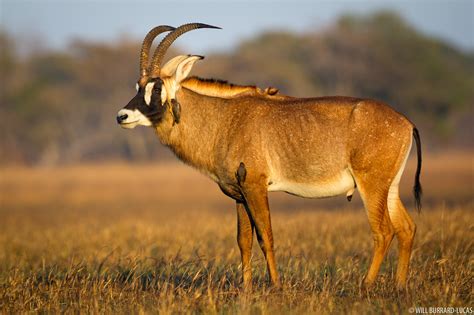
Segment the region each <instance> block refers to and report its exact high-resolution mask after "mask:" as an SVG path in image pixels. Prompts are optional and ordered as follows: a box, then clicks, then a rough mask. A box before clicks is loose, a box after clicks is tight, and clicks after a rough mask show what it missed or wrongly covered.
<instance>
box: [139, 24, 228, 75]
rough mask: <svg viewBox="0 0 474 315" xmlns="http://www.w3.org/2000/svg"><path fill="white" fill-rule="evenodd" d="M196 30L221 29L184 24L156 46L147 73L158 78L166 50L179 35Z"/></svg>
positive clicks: (203, 25) (204, 25)
mask: <svg viewBox="0 0 474 315" xmlns="http://www.w3.org/2000/svg"><path fill="white" fill-rule="evenodd" d="M198 28H215V29H221V28H220V27H217V26H212V25H208V24H203V23H189V24H184V25H181V26H180V27H178V28H177V29H175V30H174V31H173V32H171V33H169V34H168V35H166V37H165V38H163V40H162V41H161V43H160V44H159V45H158V47H157V48H156V50H155V53H154V54H153V59H152V60H151V64H150V68H149V69H148V72H149V73H150V74H151V77H154V78H156V77H158V76H160V65H161V61H162V59H163V57H164V55H165V53H166V51H167V50H168V48H169V47H170V46H171V44H172V43H173V42H174V41H175V40H176V39H177V38H178V37H179V36H181V35H183V34H184V33H186V32H189V31H192V30H195V29H198Z"/></svg>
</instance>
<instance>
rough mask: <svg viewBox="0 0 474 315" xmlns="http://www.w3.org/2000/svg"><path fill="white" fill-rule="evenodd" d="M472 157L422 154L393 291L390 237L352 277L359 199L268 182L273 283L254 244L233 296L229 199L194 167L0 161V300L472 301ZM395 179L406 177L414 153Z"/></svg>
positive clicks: (280, 307) (168, 305) (146, 304)
mask: <svg viewBox="0 0 474 315" xmlns="http://www.w3.org/2000/svg"><path fill="white" fill-rule="evenodd" d="M452 161H455V162H452ZM472 161H473V160H472V155H471V154H463V155H461V154H458V155H456V156H447V155H446V156H435V157H431V158H428V159H427V162H426V163H425V165H426V167H425V171H424V178H423V184H424V188H425V192H426V198H425V201H426V202H425V204H426V207H425V209H424V210H423V212H422V214H420V215H419V214H416V213H412V214H413V217H414V219H415V221H416V222H417V224H418V233H417V238H416V243H415V248H414V253H413V259H412V269H411V272H410V277H409V286H408V292H407V293H403V294H400V293H398V292H396V291H395V290H394V289H393V287H394V270H395V268H396V244H394V245H395V246H392V247H393V249H392V250H391V252H390V253H389V255H388V259H387V260H386V261H385V262H384V264H383V266H382V270H381V274H380V277H379V281H378V283H377V286H376V287H375V288H374V289H373V290H371V291H370V292H367V291H363V290H361V289H360V288H359V284H360V282H361V280H362V278H363V276H364V273H365V272H366V270H367V268H368V265H369V263H370V257H371V252H372V242H371V235H370V232H369V228H368V223H367V220H366V216H365V214H364V211H363V209H362V207H361V206H360V202H359V203H358V202H357V200H356V202H355V203H354V204H347V202H344V203H343V200H344V198H342V197H341V198H336V199H335V201H327V200H325V201H318V200H311V201H308V200H304V199H298V198H294V197H288V196H286V195H283V194H273V195H272V208H273V212H272V221H273V224H274V235H275V244H276V254H277V260H278V268H279V271H280V274H281V277H282V282H283V287H282V289H281V290H274V289H271V288H269V287H268V286H267V282H266V273H265V268H264V263H263V256H262V254H261V253H260V251H259V249H258V246H255V251H254V258H253V262H254V263H253V266H254V274H255V279H254V287H255V290H254V293H253V294H251V295H245V294H243V293H241V292H240V285H239V283H240V269H239V261H240V255H239V251H238V247H237V244H236V241H235V233H236V219H235V213H234V209H233V207H234V206H233V203H232V201H231V200H229V199H227V198H226V197H225V196H223V195H221V193H220V192H219V190H218V188H217V187H216V186H215V185H214V184H212V183H211V182H210V181H209V180H207V179H205V178H204V177H203V176H201V175H199V174H197V173H196V172H195V171H192V170H190V169H189V168H187V167H185V166H183V165H177V164H173V165H161V166H149V165H148V166H147V165H133V166H132V165H118V164H116V165H111V166H110V165H107V166H106V165H93V166H77V167H66V168H55V169H25V168H14V169H12V168H10V169H6V168H4V169H2V170H1V177H0V191H1V209H0V309H1V310H2V311H4V312H25V311H53V312H59V311H67V312H79V311H80V312H94V313H96V312H108V313H112V312H113V313H115V312H119V313H129V312H134V313H136V312H142V311H145V312H157V311H159V312H163V313H171V312H206V313H207V312H219V313H221V312H226V313H227V312H229V313H242V312H244V313H286V312H292V313H342V312H344V313H381V312H382V313H400V312H401V313H407V312H408V309H409V308H410V307H412V306H415V305H416V306H427V307H428V306H473V298H472V296H473V295H472V293H473V292H472V283H473V280H474V279H473V273H472V268H473V263H474V260H473V244H472V240H473V232H474V220H473V215H472V205H473V202H472V201H473V200H472V197H473V194H472V192H473V183H474V182H473V169H472V167H473V164H472V163H473V162H472ZM405 178H406V181H405V182H404V183H405V184H404V185H405V186H411V183H412V180H413V163H410V168H409V169H408V170H407V174H406V175H405ZM408 190H409V189H404V190H403V191H405V192H408ZM356 199H358V198H356ZM405 199H406V200H407V205H412V198H411V197H410V196H408V195H407V196H406V197H405ZM333 200H334V199H333ZM395 243H396V242H395Z"/></svg>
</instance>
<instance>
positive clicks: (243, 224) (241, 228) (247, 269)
mask: <svg viewBox="0 0 474 315" xmlns="http://www.w3.org/2000/svg"><path fill="white" fill-rule="evenodd" d="M236 205H237V243H238V244H239V248H240V255H241V258H242V282H243V286H244V291H251V290H252V266H251V264H250V258H251V255H252V243H253V230H254V224H253V222H252V219H251V217H250V215H249V213H248V212H247V209H245V206H244V204H243V203H242V202H240V201H237V203H236Z"/></svg>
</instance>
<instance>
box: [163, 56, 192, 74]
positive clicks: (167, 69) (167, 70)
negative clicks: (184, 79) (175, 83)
mask: <svg viewBox="0 0 474 315" xmlns="http://www.w3.org/2000/svg"><path fill="white" fill-rule="evenodd" d="M187 58H189V55H179V56H176V57H174V58H172V59H170V60H168V62H167V63H166V64H165V65H164V66H163V67H161V71H160V77H161V78H169V77H172V76H173V75H174V74H175V73H176V68H178V65H179V64H180V63H181V62H183V61H184V60H185V59H187Z"/></svg>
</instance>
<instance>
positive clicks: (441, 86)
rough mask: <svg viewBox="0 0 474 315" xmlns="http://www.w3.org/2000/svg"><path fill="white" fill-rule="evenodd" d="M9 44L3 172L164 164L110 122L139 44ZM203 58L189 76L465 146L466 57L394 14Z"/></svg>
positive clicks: (470, 66) (469, 81)
mask: <svg viewBox="0 0 474 315" xmlns="http://www.w3.org/2000/svg"><path fill="white" fill-rule="evenodd" d="M17 45H18V43H17V42H16V41H15V39H14V38H12V37H11V36H9V35H8V34H6V33H4V32H2V33H0V46H1V47H2V52H1V56H0V71H1V92H0V115H1V117H2V123H1V128H2V141H1V156H0V161H1V162H2V163H26V164H57V163H75V162H83V161H97V160H106V159H135V160H150V159H156V160H160V159H163V156H164V157H169V156H170V154H169V153H167V151H166V149H164V148H163V147H162V146H161V145H160V144H159V142H158V141H157V140H156V139H155V136H154V133H153V132H151V130H148V129H145V128H137V129H135V130H133V131H125V130H122V129H120V128H119V127H118V126H117V124H116V123H115V115H116V113H117V111H118V109H120V108H122V107H123V106H124V105H126V102H128V100H129V99H130V98H131V97H132V96H133V94H134V92H135V91H134V85H135V82H136V80H137V78H138V54H139V47H140V42H139V41H137V42H132V41H130V40H125V41H123V42H120V43H115V44H113V45H111V44H102V43H88V42H83V41H79V40H76V41H74V42H72V43H71V44H70V46H69V48H68V49H66V50H64V51H47V50H38V51H33V52H31V53H30V54H28V55H27V56H21V57H19V56H18V47H17ZM174 53H176V51H174ZM185 53H193V52H188V51H186V52H185ZM170 55H171V54H170ZM206 57H207V58H206V59H205V60H204V61H202V62H200V63H199V64H198V65H196V67H195V71H194V73H195V74H197V75H200V76H204V77H214V78H220V79H227V80H229V81H231V82H233V83H238V84H256V85H259V86H262V87H267V86H274V87H278V88H279V89H280V91H281V92H283V93H285V94H291V95H295V96H322V95H351V96H359V97H368V98H376V99H379V100H382V101H385V102H387V103H389V104H390V105H392V106H393V107H394V108H395V109H397V110H398V111H400V112H402V113H404V114H406V115H407V116H408V117H410V119H411V120H412V121H413V122H415V123H416V125H417V126H418V127H419V129H420V130H421V133H422V137H423V139H424V140H425V141H424V143H425V147H426V148H428V149H440V148H446V147H447V146H472V144H473V139H474V135H473V132H472V122H473V115H472V105H473V103H474V92H473V88H472V87H473V86H474V54H473V53H472V52H471V53H465V52H461V51H459V50H457V49H456V48H454V47H452V46H450V45H449V44H447V43H444V42H442V41H440V40H437V39H433V38H429V37H427V36H425V35H422V34H420V33H419V32H418V31H416V30H415V29H414V28H412V27H411V26H410V25H408V24H407V23H405V22H404V21H403V20H402V19H401V18H399V17H398V16H396V15H394V14H392V13H388V12H381V13H377V14H374V15H371V16H366V17H358V16H344V17H341V18H340V19H339V20H338V21H337V22H336V23H335V24H333V25H332V26H330V27H328V28H326V29H324V30H322V31H317V32H311V31H309V32H307V33H304V34H293V33H284V32H269V33H264V34H261V35H259V36H257V37H255V38H252V39H250V40H248V41H245V42H243V43H241V44H240V45H239V46H238V47H237V48H236V49H235V50H234V51H233V52H232V53H221V54H213V55H208V56H206ZM165 152H166V153H165ZM160 156H161V157H160Z"/></svg>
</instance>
